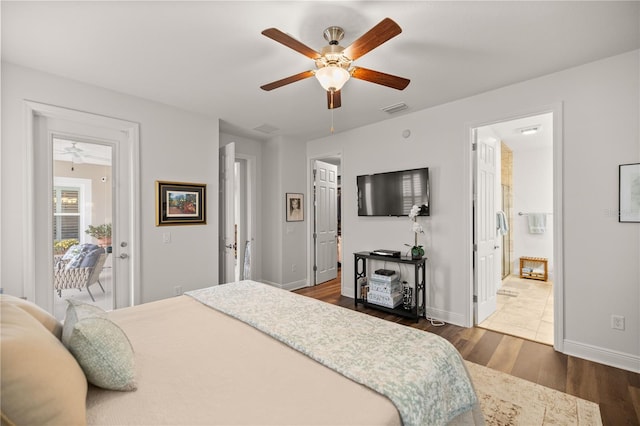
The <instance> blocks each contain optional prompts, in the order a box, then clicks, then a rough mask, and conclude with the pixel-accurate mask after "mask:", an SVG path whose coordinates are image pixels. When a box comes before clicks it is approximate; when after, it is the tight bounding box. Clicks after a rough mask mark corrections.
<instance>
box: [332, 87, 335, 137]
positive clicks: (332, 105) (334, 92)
mask: <svg viewBox="0 0 640 426" xmlns="http://www.w3.org/2000/svg"><path fill="white" fill-rule="evenodd" d="M334 93H335V92H334V91H333V90H332V91H331V134H333V110H334V108H333V94H334Z"/></svg>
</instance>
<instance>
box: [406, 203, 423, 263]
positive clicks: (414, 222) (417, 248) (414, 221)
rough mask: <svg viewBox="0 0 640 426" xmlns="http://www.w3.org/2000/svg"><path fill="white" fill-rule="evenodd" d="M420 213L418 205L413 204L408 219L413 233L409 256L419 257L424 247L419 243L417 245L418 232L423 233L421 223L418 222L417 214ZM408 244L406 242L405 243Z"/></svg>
mask: <svg viewBox="0 0 640 426" xmlns="http://www.w3.org/2000/svg"><path fill="white" fill-rule="evenodd" d="M419 213H420V207H419V206H417V205H415V204H414V205H413V207H411V211H410V212H409V220H410V221H411V230H412V231H413V233H414V242H413V247H411V257H413V258H417V259H420V258H422V256H424V249H423V248H422V246H421V245H418V234H424V229H422V225H420V224H419V223H418V214H419ZM407 245H408V244H407Z"/></svg>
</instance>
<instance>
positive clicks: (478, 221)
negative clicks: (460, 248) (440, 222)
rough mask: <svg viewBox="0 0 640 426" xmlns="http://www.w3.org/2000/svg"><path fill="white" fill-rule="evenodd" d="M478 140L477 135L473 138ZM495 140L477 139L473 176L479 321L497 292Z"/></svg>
mask: <svg viewBox="0 0 640 426" xmlns="http://www.w3.org/2000/svg"><path fill="white" fill-rule="evenodd" d="M476 139H477V138H476ZM496 149H497V148H496V141H495V139H492V138H482V139H480V140H476V176H475V180H476V181H475V200H476V202H475V206H476V207H475V226H474V228H475V230H474V233H475V235H474V241H475V244H476V251H475V277H474V284H475V285H474V299H475V303H474V316H475V323H476V324H479V323H481V322H482V321H484V320H485V319H486V318H488V317H489V315H491V314H492V313H493V312H495V310H496V297H497V296H496V292H497V291H498V282H499V280H500V270H499V269H498V268H497V266H496V265H497V263H496V253H497V248H498V240H497V232H496V208H497V204H496V203H497V199H496V195H497V188H496V172H497V167H496V159H497V152H496Z"/></svg>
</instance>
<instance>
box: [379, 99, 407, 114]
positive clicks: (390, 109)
mask: <svg viewBox="0 0 640 426" xmlns="http://www.w3.org/2000/svg"><path fill="white" fill-rule="evenodd" d="M407 108H409V107H408V106H407V104H405V103H404V102H400V103H399V104H394V105H389V106H386V107H384V108H382V111H384V112H386V113H387V114H395V113H396V112H400V111H402V110H405V109H407Z"/></svg>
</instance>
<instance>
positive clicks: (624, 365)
mask: <svg viewBox="0 0 640 426" xmlns="http://www.w3.org/2000/svg"><path fill="white" fill-rule="evenodd" d="M564 354H565V355H571V356H575V357H578V358H583V359H587V360H589V361H595V362H598V363H600V364H604V365H608V366H611V367H616V368H621V369H623V370H628V371H631V372H633V373H640V356H636V355H632V354H628V353H624V352H618V351H613V350H611V349H605V348H601V347H599V346H593V345H587V344H585V343H580V342H575V341H572V340H566V339H565V340H564Z"/></svg>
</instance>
